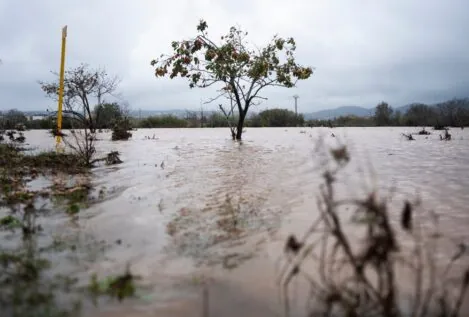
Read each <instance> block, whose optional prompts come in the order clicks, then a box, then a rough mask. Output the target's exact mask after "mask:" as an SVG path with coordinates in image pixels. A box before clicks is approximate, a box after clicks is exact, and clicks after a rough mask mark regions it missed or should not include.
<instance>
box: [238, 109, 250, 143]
mask: <svg viewBox="0 0 469 317" xmlns="http://www.w3.org/2000/svg"><path fill="white" fill-rule="evenodd" d="M246 112H247V111H241V112H240V113H239V119H238V124H237V126H236V140H238V141H239V140H241V137H242V135H243V127H244V119H245V118H246Z"/></svg>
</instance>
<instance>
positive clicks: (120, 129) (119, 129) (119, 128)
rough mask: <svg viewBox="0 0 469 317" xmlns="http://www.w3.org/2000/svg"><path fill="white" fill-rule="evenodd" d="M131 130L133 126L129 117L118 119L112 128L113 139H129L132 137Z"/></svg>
mask: <svg viewBox="0 0 469 317" xmlns="http://www.w3.org/2000/svg"><path fill="white" fill-rule="evenodd" d="M129 130H132V128H131V126H130V122H129V120H128V119H127V118H123V119H119V120H117V121H116V123H115V124H114V126H113V128H112V141H121V140H123V141H127V140H128V139H129V138H131V137H132V133H130V132H129Z"/></svg>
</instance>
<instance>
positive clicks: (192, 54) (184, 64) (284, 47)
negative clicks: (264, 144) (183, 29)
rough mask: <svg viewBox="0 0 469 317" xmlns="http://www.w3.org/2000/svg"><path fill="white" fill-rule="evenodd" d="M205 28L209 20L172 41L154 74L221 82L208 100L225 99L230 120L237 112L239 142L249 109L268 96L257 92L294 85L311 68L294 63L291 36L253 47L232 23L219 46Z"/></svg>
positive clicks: (192, 82) (196, 83)
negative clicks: (188, 36)
mask: <svg viewBox="0 0 469 317" xmlns="http://www.w3.org/2000/svg"><path fill="white" fill-rule="evenodd" d="M207 28H208V26H207V23H206V22H205V21H203V20H202V21H200V23H199V25H198V26H197V31H198V35H196V36H195V37H194V38H191V39H188V40H183V41H181V42H176V41H174V42H172V48H173V53H172V54H171V55H169V56H164V55H161V58H160V59H159V60H153V61H152V62H151V64H152V66H155V68H156V69H155V75H156V76H157V77H165V76H166V75H168V76H169V78H171V79H172V78H175V77H177V76H180V77H183V78H187V79H188V80H189V87H190V88H194V87H199V88H207V87H210V86H213V85H219V87H220V89H219V94H218V96H216V97H214V98H212V99H211V100H209V101H208V102H212V101H215V100H217V99H219V98H221V97H223V98H226V99H228V101H229V103H230V106H229V109H225V108H224V107H223V105H220V109H221V110H222V112H223V113H224V115H225V116H226V117H227V118H228V119H230V118H232V116H233V113H234V110H235V109H236V110H237V112H238V120H237V124H236V125H235V126H232V127H231V135H232V137H233V139H234V140H241V136H242V133H243V126H244V121H245V119H246V115H247V113H248V110H249V108H250V107H251V106H252V105H255V104H257V103H258V102H259V101H260V100H262V99H266V98H264V97H262V96H261V95H260V93H261V91H263V89H264V88H267V87H286V88H291V87H294V86H295V84H296V82H297V81H298V80H305V79H308V78H309V77H310V76H311V74H312V73H313V69H312V68H311V67H305V66H301V65H299V64H297V63H296V61H295V57H294V52H295V50H296V43H295V40H294V39H293V38H287V39H283V38H281V37H278V36H274V37H273V39H272V40H271V41H270V42H269V43H268V44H267V45H266V46H265V47H263V48H262V49H257V48H253V47H252V46H250V45H249V43H248V42H247V41H246V36H247V34H248V33H247V32H244V31H243V30H241V29H239V28H237V27H231V28H230V31H229V32H228V34H226V35H225V36H222V37H221V43H220V44H216V43H215V42H214V41H213V40H212V39H210V38H209V36H208V34H207Z"/></svg>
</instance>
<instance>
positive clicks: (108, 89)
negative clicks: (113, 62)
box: [39, 64, 119, 166]
mask: <svg viewBox="0 0 469 317" xmlns="http://www.w3.org/2000/svg"><path fill="white" fill-rule="evenodd" d="M53 74H54V75H55V76H57V78H58V77H59V75H58V74H57V73H56V72H53ZM39 84H40V85H41V89H42V90H43V91H44V92H45V93H46V95H47V97H49V98H52V99H54V100H57V99H58V95H59V81H58V80H56V81H54V82H42V81H40V82H39ZM118 84H119V78H118V77H110V76H109V75H108V74H107V72H106V71H105V70H104V69H97V70H94V69H89V67H88V65H86V64H81V65H80V66H78V67H76V68H72V69H69V70H67V71H66V72H65V78H64V95H63V97H64V99H63V106H64V109H63V114H64V116H66V117H67V118H68V119H70V121H71V122H72V130H71V134H72V136H73V139H74V141H73V142H70V140H68V138H67V137H64V138H63V140H64V142H65V143H66V144H67V146H69V147H70V148H71V149H72V150H74V151H75V152H76V153H77V154H79V155H80V157H81V158H82V159H83V164H84V165H86V166H92V165H93V163H94V161H93V156H94V154H95V152H96V149H95V145H94V142H95V140H96V136H95V134H96V119H95V118H94V117H93V106H92V101H93V100H96V101H97V103H98V104H101V103H104V102H105V100H104V98H105V97H106V96H110V95H111V96H112V95H113V93H114V92H115V91H116V89H117V85H118ZM62 135H63V134H62Z"/></svg>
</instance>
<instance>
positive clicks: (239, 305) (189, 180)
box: [25, 127, 469, 316]
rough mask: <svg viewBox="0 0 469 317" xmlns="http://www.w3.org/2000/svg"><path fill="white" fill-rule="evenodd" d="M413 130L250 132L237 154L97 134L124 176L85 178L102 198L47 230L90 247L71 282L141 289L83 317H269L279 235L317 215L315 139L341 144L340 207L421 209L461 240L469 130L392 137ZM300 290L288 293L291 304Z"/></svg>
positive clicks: (225, 134)
mask: <svg viewBox="0 0 469 317" xmlns="http://www.w3.org/2000/svg"><path fill="white" fill-rule="evenodd" d="M417 130H418V129H416V128H400V127H399V128H387V127H386V128H335V129H332V130H331V129H327V128H314V129H310V128H262V129H255V128H248V129H247V132H246V134H245V135H244V138H245V139H244V141H243V142H242V144H241V145H240V144H238V143H234V142H232V141H231V140H230V139H229V131H228V130H227V129H141V130H138V131H134V132H133V137H132V139H131V140H129V141H126V142H124V141H119V142H111V141H110V134H109V133H100V134H99V136H98V137H99V139H100V141H99V142H98V143H97V144H98V145H97V146H98V151H99V152H100V153H105V152H108V151H110V150H117V151H119V152H120V153H121V158H122V160H123V161H124V163H123V164H121V165H119V166H112V167H106V166H101V167H98V168H96V169H95V170H94V171H93V176H92V181H93V184H94V185H95V187H96V188H98V189H102V190H103V191H104V192H105V193H106V195H105V196H106V197H105V199H104V200H102V201H100V202H99V203H96V204H93V205H92V206H91V207H90V208H88V209H86V210H83V211H81V213H80V219H79V221H78V222H74V223H73V224H70V223H69V222H68V221H67V220H66V217H64V218H61V219H58V220H56V221H55V222H54V223H55V224H56V225H57V229H56V232H61V233H62V234H67V233H70V232H77V231H79V232H80V233H81V234H82V236H83V237H88V238H81V241H82V243H83V244H85V245H87V246H88V247H89V248H91V249H98V251H96V250H95V251H93V252H92V253H93V255H92V256H90V255H89V254H88V255H87V256H82V257H78V258H77V259H76V261H75V265H76V269H75V271H76V274H77V275H78V276H81V277H83V279H85V277H86V276H89V274H90V273H91V272H97V273H98V275H103V274H111V273H119V272H122V271H123V270H124V269H125V265H126V264H129V265H130V267H131V269H132V271H133V272H134V273H135V274H137V275H139V276H141V277H142V281H141V285H142V289H143V290H142V292H141V293H140V295H139V298H137V299H135V300H130V301H127V302H124V303H123V304H117V303H113V302H105V303H103V304H102V305H100V306H99V308H92V307H89V308H87V313H86V315H89V316H202V315H203V314H206V315H209V316H240V315H244V316H277V315H281V314H282V312H283V305H282V303H281V302H280V301H279V296H278V290H279V288H278V285H277V284H276V282H277V280H276V278H277V277H278V264H279V263H281V262H279V261H282V259H283V256H282V252H283V245H284V242H285V238H286V237H287V235H288V234H289V233H291V232H295V233H297V234H299V235H301V234H302V233H303V232H304V230H306V228H307V227H308V225H309V224H310V223H311V222H312V221H313V220H314V219H315V217H316V216H317V211H316V203H315V197H316V195H317V193H318V185H319V183H320V181H321V178H320V170H319V169H318V163H319V162H320V160H321V155H320V154H319V153H320V151H319V150H318V149H317V148H316V146H317V144H318V139H320V138H322V139H323V140H325V143H326V144H328V145H334V144H335V142H337V141H338V139H340V141H341V142H343V143H344V144H346V145H347V146H348V148H349V150H350V152H351V158H352V160H351V162H350V165H349V166H348V168H347V170H346V171H345V172H344V175H343V178H341V190H340V193H341V194H343V195H354V196H356V195H360V194H363V193H365V192H367V191H369V190H370V189H371V188H374V187H375V188H378V189H379V192H380V193H382V194H384V195H388V194H389V193H390V192H393V193H394V194H393V197H394V199H393V203H392V204H393V206H394V207H395V208H396V212H398V211H399V208H401V206H402V203H403V199H405V198H410V199H415V198H416V197H420V199H421V200H422V202H423V206H424V208H428V209H432V210H434V211H435V212H437V213H439V214H441V223H442V226H443V228H444V230H445V231H447V232H449V233H450V234H451V235H452V236H454V238H455V239H466V237H468V234H467V228H469V227H468V225H469V207H468V206H469V130H468V129H465V130H460V129H452V130H451V134H452V137H453V139H452V141H449V142H444V141H440V139H439V135H438V134H439V133H440V131H432V134H431V135H429V136H419V135H417V136H416V141H407V140H405V138H403V137H402V136H401V133H402V132H405V133H408V132H417ZM331 132H333V133H334V134H335V136H336V137H335V138H334V137H332V136H331ZM25 136H26V138H27V141H28V143H30V144H31V145H34V146H38V147H39V148H40V149H46V148H53V147H54V141H53V139H52V138H50V137H49V136H47V134H46V132H45V131H28V132H26V133H25ZM153 136H154V137H155V139H153ZM148 137H149V138H150V139H147V138H148ZM162 163H163V164H162ZM118 240H119V243H114V242H115V241H118ZM100 243H103V244H106V245H107V246H106V247H105V248H104V247H103V248H102V249H100V247H99V245H100ZM203 285H208V286H207V287H205V289H207V290H208V306H207V305H206V307H205V309H208V313H207V312H204V311H203V309H204V305H203V301H204V299H203V296H202V294H203V290H202V289H204V287H202V286H203ZM301 290H302V288H301V287H300V286H298V287H297V288H296V290H295V288H294V289H293V290H292V292H295V291H296V292H297V293H298V294H296V297H298V298H301ZM294 295H295V294H294ZM294 297H295V296H294ZM300 301H301V300H299V302H298V303H294V304H295V305H296V306H295V305H294V306H295V307H296V313H297V314H298V316H301V315H304V306H303V305H302V304H301V303H300ZM207 307H208V308H207Z"/></svg>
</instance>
